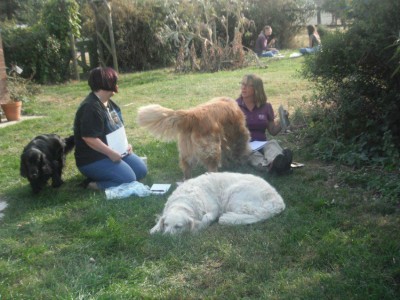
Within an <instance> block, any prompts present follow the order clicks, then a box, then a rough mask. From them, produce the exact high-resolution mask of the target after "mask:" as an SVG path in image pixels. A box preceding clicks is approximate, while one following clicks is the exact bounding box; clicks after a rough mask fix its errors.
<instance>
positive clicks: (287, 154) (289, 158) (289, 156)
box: [283, 148, 293, 166]
mask: <svg viewBox="0 0 400 300" xmlns="http://www.w3.org/2000/svg"><path fill="white" fill-rule="evenodd" d="M283 155H284V156H285V157H286V161H287V162H288V164H289V166H290V165H291V164H292V161H293V152H292V150H290V149H287V148H286V149H283Z"/></svg>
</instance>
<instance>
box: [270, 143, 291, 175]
mask: <svg viewBox="0 0 400 300" xmlns="http://www.w3.org/2000/svg"><path fill="white" fill-rule="evenodd" d="M292 159H293V153H292V151H291V150H290V149H284V150H283V152H282V154H279V155H277V156H276V157H275V159H274V161H273V162H272V167H271V172H273V173H276V174H277V175H283V174H290V173H291V171H292V167H291V164H292Z"/></svg>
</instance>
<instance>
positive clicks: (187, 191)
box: [150, 172, 285, 234]
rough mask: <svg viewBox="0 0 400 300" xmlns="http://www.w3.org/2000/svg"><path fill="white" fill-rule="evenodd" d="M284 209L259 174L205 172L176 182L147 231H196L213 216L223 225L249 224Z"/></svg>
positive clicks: (209, 222) (210, 221)
mask: <svg viewBox="0 0 400 300" xmlns="http://www.w3.org/2000/svg"><path fill="white" fill-rule="evenodd" d="M284 209H285V203H284V202H283V199H282V197H281V196H280V195H279V194H278V192H277V191H276V190H275V189H274V188H273V187H272V186H271V185H270V184H269V183H268V182H266V181H265V180H264V179H262V178H260V177H257V176H254V175H251V174H239V173H228V172H223V173H206V174H203V175H200V176H199V177H196V178H193V179H190V180H187V181H185V182H183V183H182V184H181V185H180V186H178V188H177V189H176V190H175V191H174V192H173V193H172V194H171V196H170V197H169V198H168V201H167V202H166V204H165V207H164V211H163V213H162V215H161V216H160V217H159V219H158V221H157V224H156V225H155V226H154V227H153V228H152V229H151V230H150V233H151V234H153V233H156V232H163V233H169V234H176V233H181V232H183V231H196V230H200V229H203V228H205V227H207V226H209V225H210V224H211V223H212V222H214V221H217V220H218V223H219V224H223V225H239V224H251V223H255V222H259V221H263V220H266V219H268V218H270V217H272V216H274V215H276V214H278V213H280V212H281V211H283V210H284Z"/></svg>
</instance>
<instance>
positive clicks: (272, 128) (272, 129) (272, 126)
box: [267, 120, 282, 135]
mask: <svg viewBox="0 0 400 300" xmlns="http://www.w3.org/2000/svg"><path fill="white" fill-rule="evenodd" d="M267 130H268V132H269V133H270V134H272V135H277V134H278V133H279V132H280V131H281V130H282V126H281V124H280V123H279V122H278V123H275V121H274V120H272V121H270V122H268V123H267Z"/></svg>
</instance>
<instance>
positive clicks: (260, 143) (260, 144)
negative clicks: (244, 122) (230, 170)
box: [250, 141, 268, 152]
mask: <svg viewBox="0 0 400 300" xmlns="http://www.w3.org/2000/svg"><path fill="white" fill-rule="evenodd" d="M267 143H268V141H252V142H250V148H251V150H252V151H253V152H254V151H257V150H260V149H261V148H263V147H264V146H265V145H266V144H267Z"/></svg>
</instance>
